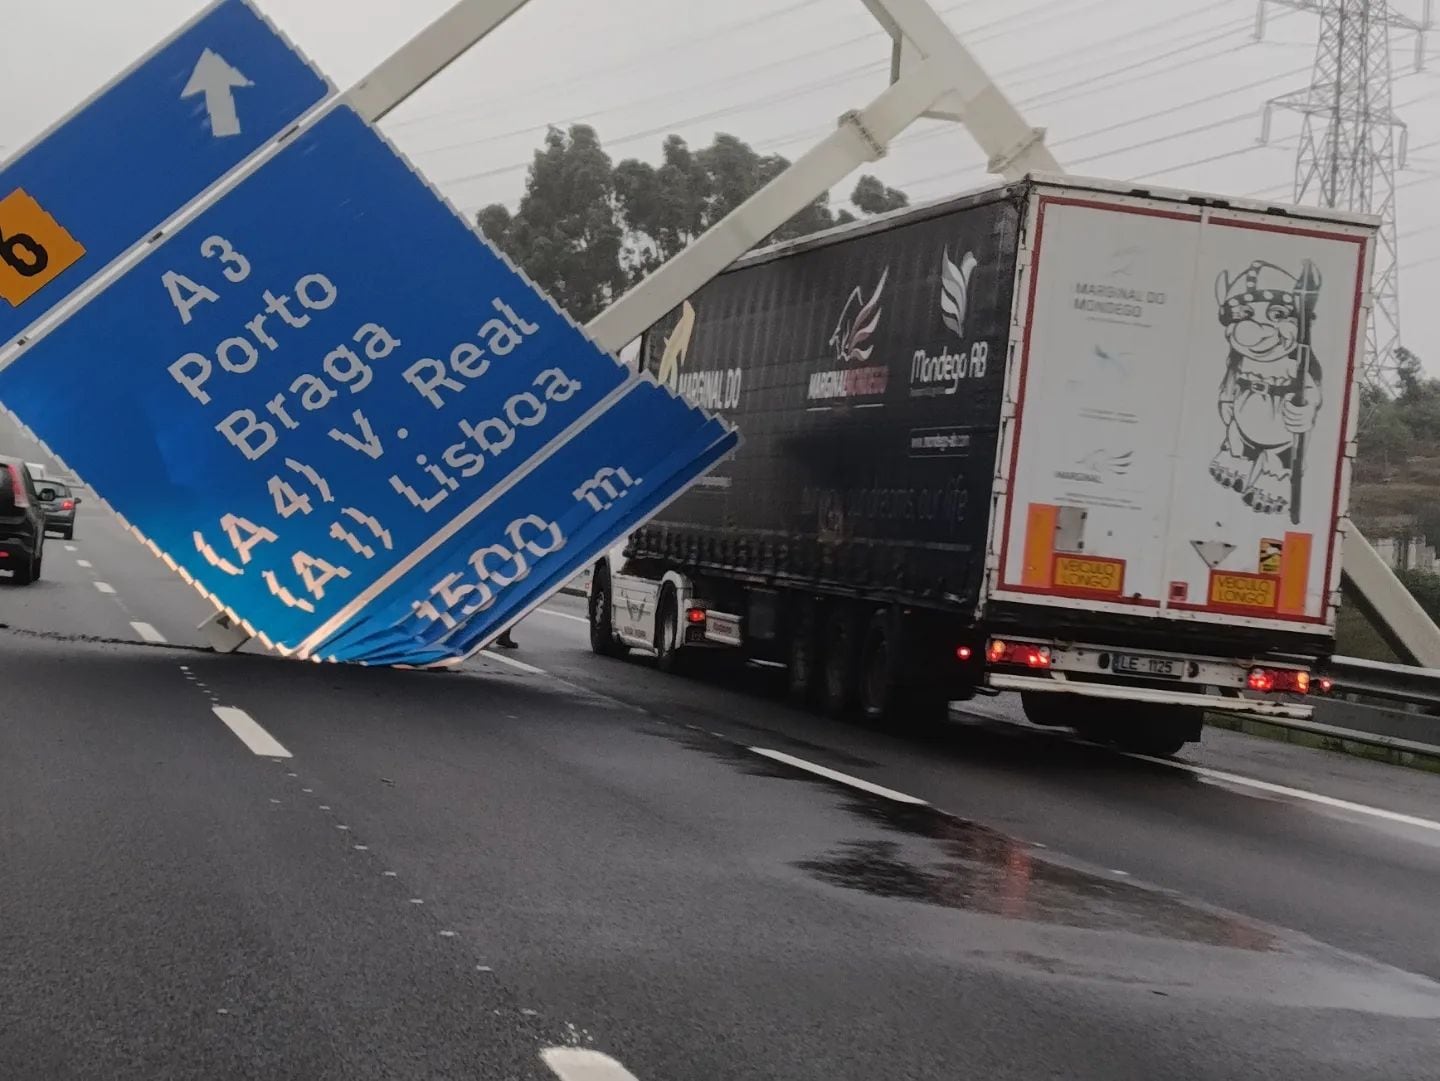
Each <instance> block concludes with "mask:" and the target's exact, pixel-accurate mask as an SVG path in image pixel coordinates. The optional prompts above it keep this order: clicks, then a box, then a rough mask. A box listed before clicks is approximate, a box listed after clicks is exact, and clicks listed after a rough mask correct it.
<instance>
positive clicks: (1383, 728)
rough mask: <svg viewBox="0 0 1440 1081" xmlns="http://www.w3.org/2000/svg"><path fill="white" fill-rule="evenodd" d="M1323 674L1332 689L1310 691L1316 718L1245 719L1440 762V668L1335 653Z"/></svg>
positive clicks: (1330, 740)
mask: <svg viewBox="0 0 1440 1081" xmlns="http://www.w3.org/2000/svg"><path fill="white" fill-rule="evenodd" d="M1322 674H1323V675H1324V676H1326V677H1328V678H1329V679H1330V681H1331V687H1330V692H1329V694H1327V695H1319V694H1317V695H1312V696H1311V704H1312V705H1313V706H1314V707H1315V715H1314V717H1313V718H1312V719H1310V720H1304V721H1298V720H1286V719H1283V718H1275V717H1265V716H1259V715H1251V714H1246V715H1244V720H1245V722H1246V723H1249V724H1252V725H1253V724H1259V725H1268V726H1270V727H1272V728H1284V729H1289V730H1291V731H1293V732H1298V733H1305V734H1307V735H1308V736H1309V737H1311V738H1319V739H1322V740H1324V741H1326V742H1327V743H1339V744H1360V745H1363V746H1365V747H1370V748H1377V749H1379V751H1380V752H1383V753H1384V754H1385V755H1386V756H1387V757H1388V758H1389V759H1390V760H1396V759H1395V756H1397V755H1398V756H1400V759H1399V760H1403V761H1406V762H1409V763H1411V764H1413V762H1414V756H1419V757H1420V758H1421V759H1428V760H1430V761H1432V762H1440V669H1437V668H1419V667H1416V666H1413V665H1408V664H1386V663H1383V662H1381V661H1367V660H1362V659H1361V658H1359V657H1332V658H1331V660H1330V663H1329V664H1328V665H1327V666H1326V667H1325V669H1324V671H1323V673H1322ZM1217 723H1221V724H1225V723H1226V722H1224V721H1219V722H1217ZM1302 738H1303V737H1302ZM1366 753H1368V752H1366ZM1429 768H1434V767H1433V766H1432V767H1429Z"/></svg>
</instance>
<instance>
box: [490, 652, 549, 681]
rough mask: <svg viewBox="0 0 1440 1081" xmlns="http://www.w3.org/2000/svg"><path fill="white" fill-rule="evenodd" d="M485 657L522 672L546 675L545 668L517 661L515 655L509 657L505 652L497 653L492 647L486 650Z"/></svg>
mask: <svg viewBox="0 0 1440 1081" xmlns="http://www.w3.org/2000/svg"><path fill="white" fill-rule="evenodd" d="M485 657H486V659H487V660H492V661H499V662H500V663H501V664H508V665H509V666H510V667H511V668H514V669H516V670H517V671H520V672H525V673H527V674H528V675H532V676H543V675H545V669H543V668H536V667H535V666H534V665H533V664H526V663H525V662H524V661H517V660H516V659H515V658H514V657H507V656H505V654H503V653H496V652H495V651H494V650H491V649H487V650H486V651H485Z"/></svg>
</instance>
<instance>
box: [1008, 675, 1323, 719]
mask: <svg viewBox="0 0 1440 1081" xmlns="http://www.w3.org/2000/svg"><path fill="white" fill-rule="evenodd" d="M985 682H986V683H987V684H988V685H989V686H990V687H992V688H993V689H995V690H997V691H1023V692H1025V693H1027V694H1029V693H1040V694H1073V695H1077V696H1079V697H1082V698H1101V699H1109V700H1111V701H1126V702H1148V703H1151V704H1152V705H1164V706H1196V707H1198V708H1200V709H1205V710H1214V711H1215V712H1216V713H1253V714H1257V715H1259V716H1262V717H1283V718H1286V719H1289V720H1296V721H1305V720H1309V719H1310V717H1311V716H1312V715H1313V714H1314V712H1315V709H1314V707H1313V706H1309V705H1302V704H1300V703H1298V702H1277V701H1265V700H1263V699H1256V698H1230V697H1222V696H1220V695H1216V694H1204V693H1200V692H1193V691H1181V690H1174V691H1171V690H1161V689H1159V688H1153V687H1132V686H1128V685H1124V684H1116V683H1090V682H1080V681H1078V680H1068V679H1065V678H1064V676H1063V675H1061V674H1060V673H1055V674H1053V675H1049V676H1022V675H1016V674H1013V673H1009V672H991V673H990V674H989V675H988V676H986V679H985Z"/></svg>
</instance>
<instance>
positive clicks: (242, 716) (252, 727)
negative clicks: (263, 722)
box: [210, 706, 291, 758]
mask: <svg viewBox="0 0 1440 1081" xmlns="http://www.w3.org/2000/svg"><path fill="white" fill-rule="evenodd" d="M210 709H211V710H212V711H213V712H214V714H215V716H217V717H219V718H220V720H221V721H223V722H224V724H225V727H226V728H228V729H230V731H232V732H234V733H235V735H236V736H238V737H239V738H240V742H241V743H243V744H245V746H247V747H249V748H250V750H251V751H253V752H254V753H255V754H258V755H261V756H263V757H266V758H290V757H291V754H290V752H289V751H287V750H286V749H285V748H284V746H282V745H281V743H280V741H279V740H277V739H276V738H275V737H274V736H272V735H271V734H270V733H269V732H267V731H265V729H263V728H261V727H260V725H259V724H258V723H256V721H255V718H254V717H251V716H250V714H248V713H246V712H245V711H244V710H243V709H237V708H236V707H235V706H211V707H210Z"/></svg>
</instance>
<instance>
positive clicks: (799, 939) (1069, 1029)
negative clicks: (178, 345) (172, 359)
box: [0, 432, 1440, 1081]
mask: <svg viewBox="0 0 1440 1081" xmlns="http://www.w3.org/2000/svg"><path fill="white" fill-rule="evenodd" d="M0 434H4V435H6V436H7V438H6V439H5V440H4V441H3V442H0V446H14V445H15V444H14V442H12V441H11V439H10V438H8V436H9V434H10V433H8V432H6V433H0ZM71 547H73V549H74V550H73V551H69V550H67V549H66V547H65V545H64V544H63V543H62V542H60V541H59V539H58V538H52V540H51V548H50V551H49V554H48V555H47V562H46V568H45V571H46V573H45V578H44V580H43V581H42V582H41V583H39V584H38V585H37V586H34V587H29V588H25V589H18V588H14V587H5V588H0V623H4V624H5V625H6V626H5V629H4V630H0V693H3V694H4V696H5V697H4V701H5V707H4V709H3V711H0V868H3V873H0V1077H3V1078H7V1079H8V1078H17V1079H29V1078H37V1079H45V1078H97V1079H98V1078H105V1079H107V1081H108V1079H119V1078H136V1079H140V1078H144V1079H150V1078H197V1077H205V1078H232V1077H233V1078H252V1077H275V1078H281V1077H284V1078H288V1077H296V1078H314V1079H320V1078H543V1077H553V1076H554V1075H553V1074H552V1073H551V1072H550V1071H549V1070H548V1069H547V1068H546V1067H545V1066H544V1065H543V1064H542V1062H541V1059H540V1054H541V1052H542V1051H543V1050H545V1049H546V1048H553V1047H566V1046H579V1047H584V1048H592V1049H595V1050H598V1051H602V1052H604V1053H605V1054H606V1055H608V1056H610V1057H611V1058H613V1059H614V1060H616V1061H618V1062H620V1063H623V1065H624V1068H625V1069H627V1070H628V1071H629V1072H630V1073H631V1074H632V1075H633V1076H634V1077H635V1078H638V1079H640V1081H679V1079H690V1078H694V1079H708V1078H786V1079H792V1078H793V1079H805V1081H809V1079H815V1081H819V1079H825V1081H834V1079H840V1078H877V1077H884V1078H945V1079H950V1078H967V1077H985V1078H1017V1079H1019V1078H1025V1079H1033V1078H1095V1079H1106V1081H1109V1079H1129V1078H1135V1079H1140V1078H1146V1079H1150V1078H1155V1077H1167V1076H1176V1077H1185V1078H1207V1079H1208V1078H1217V1079H1218V1078H1241V1077H1243V1078H1259V1077H1264V1078H1270V1077H1274V1078H1304V1079H1307V1081H1309V1079H1325V1078H1335V1079H1337V1081H1338V1079H1347V1081H1348V1079H1352V1078H1375V1079H1381V1078H1384V1079H1393V1078H1433V1077H1435V1076H1436V1067H1435V1063H1436V1062H1437V1061H1440V1059H1437V1053H1440V984H1437V982H1436V981H1437V980H1440V921H1436V920H1435V918H1434V905H1435V897H1436V895H1437V891H1436V884H1437V882H1440V826H1437V825H1436V822H1440V778H1434V777H1430V776H1428V775H1423V774H1418V773H1412V772H1408V771H1395V770H1390V769H1388V768H1385V767H1381V766H1376V765H1373V764H1370V763H1365V762H1356V761H1352V760H1348V759H1343V758H1336V757H1333V756H1328V755H1324V754H1320V753H1317V752H1310V751H1304V750H1300V749H1296V748H1291V747H1284V746H1278V745H1273V744H1267V743H1263V742H1260V741H1255V740H1250V739H1248V738H1246V737H1241V736H1236V735H1232V734H1229V733H1210V734H1209V735H1208V736H1207V744H1206V745H1205V746H1204V747H1203V748H1201V749H1199V750H1198V751H1196V752H1194V753H1192V754H1188V755H1187V756H1186V757H1187V758H1189V759H1190V760H1191V761H1192V762H1193V763H1194V764H1195V765H1196V766H1198V767H1200V769H1201V770H1204V771H1207V772H1204V773H1201V774H1197V773H1195V772H1191V771H1188V770H1186V769H1181V768H1177V767H1175V766H1173V765H1170V766H1167V765H1158V764H1153V763H1147V762H1142V761H1137V760H1134V759H1127V758H1122V757H1118V756H1115V755H1112V754H1109V753H1106V752H1102V751H1098V750H1095V749H1092V748H1088V747H1085V746H1082V745H1079V744H1076V743H1073V742H1070V741H1067V740H1065V739H1063V738H1060V737H1057V736H1055V735H1053V734H1050V733H1037V732H1035V731H1033V730H1029V729H1026V728H1023V727H1018V726H1016V725H1013V724H1003V723H998V722H996V721H993V720H991V721H980V720H974V719H971V720H969V721H962V720H958V719H957V721H956V722H955V723H953V724H952V725H950V726H947V728H946V729H945V730H944V731H942V732H939V733H936V734H934V735H933V736H931V737H929V738H927V739H923V740H917V739H914V738H909V739H905V738H899V737H895V736H892V735H888V734H886V733H882V732H875V731H871V730H868V729H866V728H864V727H861V726H858V725H857V726H845V725H833V724H827V723H824V722H821V721H819V720H817V719H815V718H811V717H808V716H805V715H802V714H799V713H796V712H794V711H792V710H790V709H788V708H786V707H783V706H781V705H779V704H778V703H776V702H775V701H773V700H771V699H767V698H766V697H764V696H763V693H762V692H763V687H762V686H760V684H762V683H763V682H764V678H763V675H762V674H760V673H753V672H751V673H740V674H734V673H732V674H729V675H726V676H723V677H718V678H715V679H712V680H709V681H705V680H701V681H693V680H684V679H680V678H676V677H666V676H663V675H661V674H660V673H657V672H655V671H653V669H651V668H650V667H649V666H648V665H647V664H645V663H643V662H609V661H601V660H599V659H597V658H593V657H591V656H590V655H589V654H588V652H587V651H586V649H585V646H584V633H585V628H584V626H583V624H582V623H581V622H579V621H578V617H579V614H580V611H581V606H580V604H579V603H578V602H576V601H574V600H573V599H567V598H560V599H557V600H556V601H554V602H553V603H552V604H550V605H547V606H546V610H545V611H543V612H538V613H536V614H535V615H533V616H532V617H531V618H530V619H529V620H528V621H527V622H526V623H525V624H524V625H523V626H522V627H521V628H519V629H518V631H517V633H516V638H517V640H518V641H519V642H520V645H521V649H520V651H519V652H518V653H516V654H514V655H511V656H509V657H508V658H507V660H506V661H501V660H499V659H491V658H482V659H480V660H478V661H477V662H475V663H473V664H471V665H469V666H468V667H467V668H466V669H465V670H464V671H462V672H459V673H453V674H425V673H408V672H397V671H374V670H360V669H340V668H335V667H330V666H315V665H304V664H296V663H289V662H282V661H276V660H272V659H270V658H267V657H263V656H257V655H241V656H232V657H222V656H214V655H211V654H206V653H203V652H199V651H196V650H194V649H192V648H187V647H190V646H193V645H194V644H196V643H197V640H198V639H197V635H196V634H195V632H194V630H193V626H194V624H195V623H197V622H198V621H199V620H200V618H202V617H203V615H204V607H203V603H202V602H200V601H199V600H198V598H195V597H194V596H193V595H192V594H190V593H189V591H188V590H187V588H186V587H185V586H183V584H181V583H180V582H178V580H175V579H174V578H173V577H172V576H171V575H170V574H169V572H168V571H166V570H165V569H164V568H163V567H162V566H161V565H160V564H159V563H157V562H156V561H155V560H153V559H152V558H151V557H150V556H149V555H148V554H147V553H145V552H144V551H143V550H142V549H140V547H139V546H138V545H137V544H135V543H134V542H133V541H131V540H130V539H129V538H128V537H127V536H126V535H125V534H124V533H123V532H122V531H121V529H120V528H119V526H118V524H117V523H115V522H114V521H113V519H110V518H109V517H108V515H106V514H105V513H104V512H103V511H102V510H100V509H99V508H97V507H94V506H92V505H89V504H87V505H86V506H85V507H83V508H82V517H81V527H80V530H79V532H78V534H77V538H76V540H75V542H74V543H73V545H72V546H71ZM97 583H100V584H103V585H105V586H107V587H109V590H113V592H110V591H109V590H102V589H100V588H98V586H97ZM158 639H163V640H164V641H163V643H162V642H158V641H155V640H158ZM517 661H518V662H520V663H521V664H522V665H527V666H529V667H517V666H516V665H515V664H514V663H513V662H517ZM217 706H219V707H222V708H223V707H231V708H234V709H238V710H241V711H243V715H244V716H245V717H248V718H250V719H253V721H254V722H255V723H256V724H258V725H259V726H260V727H261V728H262V729H263V732H264V733H267V734H268V736H269V737H272V738H273V740H274V741H278V744H280V745H281V749H283V751H284V752H287V753H288V755H289V757H281V756H280V755H279V753H278V751H276V750H275V749H274V748H269V749H268V752H267V753H264V754H256V753H253V752H252V750H251V749H250V748H249V746H247V744H246V743H245V742H243V741H242V740H241V739H240V738H237V735H236V734H235V733H234V732H232V731H231V729H230V728H228V727H227V726H226V725H225V724H224V723H222V720H221V716H220V715H219V714H217V712H216V707H217ZM988 706H989V712H990V713H991V714H992V716H993V715H999V716H1003V714H1004V712H1005V708H1006V707H1005V705H1004V703H998V704H997V703H989V704H988ZM222 711H223V709H222ZM232 719H233V715H232ZM247 731H248V730H247ZM250 737H251V738H252V741H253V739H254V733H253V732H250ZM814 765H818V766H821V767H827V768H829V769H831V770H835V771H839V772H840V773H842V774H844V775H848V776H850V777H855V778H861V779H863V780H864V781H867V782H870V783H871V785H873V786H880V787H881V789H882V790H881V791H880V792H879V793H877V792H873V791H864V790H862V789H859V788H857V787H855V786H853V785H850V784H845V783H840V782H837V781H835V780H832V779H827V778H823V777H819V776H816V775H815V774H814V773H812V772H806V768H805V767H806V766H814ZM1228 775H1235V776H1238V777H1239V778H1240V780H1233V779H1226V776H1228ZM1255 782H1262V783H1268V784H1270V785H1273V786H1283V788H1284V789H1286V791H1276V790H1273V789H1266V788H1258V787H1256V786H1255ZM1291 789H1293V790H1294V791H1293V792H1292V791H1289V790H1291ZM885 790H889V791H888V792H887V791H885ZM1315 794H1319V795H1320V796H1323V797H1333V800H1332V801H1331V802H1328V803H1327V802H1323V801H1317V800H1316V799H1315ZM904 797H908V799H906V798H904ZM913 800H923V801H926V802H925V803H923V804H922V803H917V802H912V801H913ZM1351 804H1354V805H1359V806H1358V807H1357V806H1351ZM575 1076H580V1075H578V1074H577V1075H575Z"/></svg>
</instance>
